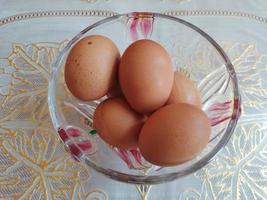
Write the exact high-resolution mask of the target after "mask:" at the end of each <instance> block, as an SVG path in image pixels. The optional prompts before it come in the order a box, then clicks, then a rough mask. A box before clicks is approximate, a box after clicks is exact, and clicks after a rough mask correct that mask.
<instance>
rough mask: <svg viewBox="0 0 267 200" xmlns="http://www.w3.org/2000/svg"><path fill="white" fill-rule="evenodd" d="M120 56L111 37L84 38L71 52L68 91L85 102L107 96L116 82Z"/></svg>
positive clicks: (68, 68)
mask: <svg viewBox="0 0 267 200" xmlns="http://www.w3.org/2000/svg"><path fill="white" fill-rule="evenodd" d="M119 59H120V54H119V51H118V48H117V47H116V46H115V44H114V43H113V42H112V41H111V40H110V39H109V38H107V37H104V36H101V35H92V36H88V37H85V38H83V39H82V40H80V41H79V42H78V43H77V44H75V45H74V47H73V48H72V49H71V51H70V53H69V55H68V58H67V61H66V65H65V81H66V84H67V86H68V89H69V90H70V91H71V93H72V94H73V95H74V96H75V97H77V98H78V99H81V100H84V101H90V100H95V99H98V98H100V97H103V96H104V95H105V94H106V93H107V92H108V91H109V90H110V88H112V87H113V85H114V84H115V83H116V78H117V71H118V64H119Z"/></svg>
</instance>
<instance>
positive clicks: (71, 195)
mask: <svg viewBox="0 0 267 200" xmlns="http://www.w3.org/2000/svg"><path fill="white" fill-rule="evenodd" d="M55 10H60V12H59V13H61V14H62V15H61V16H57V15H53V13H52V14H51V12H48V11H55ZM68 10H76V11H79V12H80V14H81V15H82V16H71V13H70V12H68ZM82 10H95V11H103V12H99V13H102V15H108V12H106V11H112V12H116V13H122V12H129V11H156V12H164V13H170V14H176V15H177V16H180V17H183V18H184V19H186V20H189V21H191V22H192V23H194V24H196V25H197V26H199V27H201V28H202V29H203V30H205V31H206V32H207V33H209V34H210V35H211V36H212V37H213V38H215V39H216V40H217V41H218V42H219V43H220V44H221V45H222V47H223V48H224V49H225V51H226V52H227V53H228V54H229V56H230V58H231V60H232V62H233V63H234V65H235V69H236V71H237V74H238V78H239V83H240V88H241V91H242V99H243V105H242V108H243V113H242V114H243V115H242V117H241V119H240V121H239V123H238V126H237V128H236V131H235V134H234V136H233V137H232V138H231V141H230V142H229V144H228V145H227V146H226V147H225V148H224V149H223V150H222V151H221V152H220V153H219V154H218V155H217V156H216V158H215V159H214V160H213V161H212V162H211V163H209V164H208V165H207V166H205V167H204V168H203V169H201V170H199V171H198V172H196V173H194V174H192V175H190V176H187V177H185V178H182V179H179V180H176V181H174V182H171V183H166V184H161V185H155V186H152V187H150V188H149V187H148V188H140V186H136V185H129V184H125V183H120V182H116V181H113V180H111V179H108V178H106V177H103V176H102V175H100V174H97V173H96V172H94V170H93V169H89V168H86V167H85V166H83V165H81V164H80V163H77V162H76V161H74V160H72V158H71V157H70V156H69V155H68V154H67V153H66V152H65V150H64V149H63V148H62V146H61V145H60V144H59V142H58V140H57V137H56V135H55V134H54V129H53V127H52V125H51V122H50V119H49V114H48V110H47V83H48V76H49V73H50V67H51V63H52V62H53V61H54V59H55V56H56V55H57V53H58V51H59V50H60V49H61V48H62V46H64V44H65V43H64V41H66V40H68V39H70V38H72V37H73V35H74V34H75V33H77V32H78V31H79V30H81V29H82V28H84V27H86V26H88V24H91V23H92V22H94V21H97V20H99V19H101V18H103V17H101V16H92V15H91V14H90V12H88V13H82ZM39 11H43V14H40V15H38V16H37V18H35V17H34V15H31V14H32V13H33V12H39ZM172 11H173V12H172ZM215 11H216V12H215ZM14 15H16V16H14ZM266 17H267V2H266V1H265V0H246V1H244V0H236V1H231V0H225V1H219V0H217V1H214V0H202V1H197V0H144V1H141V0H139V1H133V0H124V1H123V0H95V1H93V0H92V1H89V0H88V1H86V0H83V1H80V0H58V1H52V0H47V1H40V0H39V1H33V0H28V1H16V0H0V199H75V200H76V199H112V200H113V199H114V200H118V199H145V198H147V199H151V200H157V199H240V200H243V199H248V200H252V199H262V200H263V199H267V167H266V166H267V129H266V128H267V126H266V125H267V123H266V122H267V108H266V102H267V89H266V88H267V83H266V74H267V57H266V54H267V37H266V36H267V19H266ZM43 71H46V73H42V72H43Z"/></svg>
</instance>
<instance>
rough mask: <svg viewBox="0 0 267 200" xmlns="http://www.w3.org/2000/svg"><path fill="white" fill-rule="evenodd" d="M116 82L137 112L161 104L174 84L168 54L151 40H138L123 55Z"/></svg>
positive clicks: (153, 108) (145, 110) (149, 109)
mask: <svg viewBox="0 0 267 200" xmlns="http://www.w3.org/2000/svg"><path fill="white" fill-rule="evenodd" d="M119 81H120V86H121V89H122V92H123V94H124V96H125V97H126V99H127V101H128V102H129V104H130V105H131V106H132V108H134V109H135V110H136V111H137V112H139V113H148V112H152V111H154V110H156V109H157V108H159V107H160V106H162V105H164V104H165V103H166V101H167V99H168V97H169V95H170V92H171V88H172V84H173V70H172V63H171V59H170V57H169V55H168V53H167V51H166V50H165V49H164V48H163V47H162V46H161V45H160V44H158V43H156V42H154V41H152V40H147V39H145V40H139V41H137V42H134V43H133V44H131V45H130V46H129V47H128V48H127V49H126V50H125V52H124V54H123V56H122V58H121V62H120V66H119Z"/></svg>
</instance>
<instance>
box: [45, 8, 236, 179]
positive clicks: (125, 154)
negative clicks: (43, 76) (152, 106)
mask: <svg viewBox="0 0 267 200" xmlns="http://www.w3.org/2000/svg"><path fill="white" fill-rule="evenodd" d="M92 35H102V36H105V37H107V38H109V39H111V40H112V41H113V42H114V44H116V46H117V48H118V51H119V52H120V54H123V52H124V51H125V49H126V48H127V47H128V46H129V45H131V44H132V43H133V42H135V41H137V40H141V39H149V40H153V41H155V42H157V43H158V44H160V45H161V46H162V47H164V49H166V51H167V52H168V54H169V55H170V58H171V62H172V67H173V71H175V72H179V73H182V74H183V75H184V76H186V77H188V78H189V79H190V80H191V81H192V82H193V83H194V85H195V86H196V88H197V90H198V91H199V94H200V99H201V109H202V110H203V111H204V112H205V113H206V115H207V116H208V119H209V122H210V125H211V134H210V137H209V142H208V144H207V146H206V147H205V148H204V149H203V150H202V151H201V152H200V153H199V154H198V155H197V156H196V157H194V158H193V159H191V160H188V161H186V162H183V163H181V164H177V165H175V166H171V167H162V166H158V165H153V164H151V163H150V162H148V161H146V160H145V159H144V157H143V156H142V154H141V153H140V150H139V148H137V147H136V148H134V147H133V148H130V149H127V150H126V149H124V148H118V147H113V146H111V145H108V144H107V143H106V142H104V141H103V140H102V139H101V138H100V137H99V134H98V133H97V131H96V130H95V129H94V127H93V117H94V113H95V110H96V107H97V106H98V105H99V104H100V103H101V102H102V101H104V100H106V99H107V97H108V95H109V94H108V95H107V96H103V97H100V98H99V99H97V100H93V101H86V100H79V99H78V98H76V97H74V96H73V95H72V93H71V92H70V91H69V89H68V87H67V85H66V83H65V78H64V77H65V74H64V69H65V65H66V62H67V57H68V55H69V53H70V51H71V49H72V48H73V46H74V45H75V44H77V43H78V42H79V41H81V40H82V39H83V38H85V37H88V36H92ZM204 50H205V51H204ZM101 53H102V54H103V52H101V51H99V52H97V55H99V56H100V57H101ZM144 56H145V53H144ZM101 59H104V58H101ZM147 76H149V74H147ZM91 87H93V88H94V85H92V86H91ZM48 93H49V94H48V102H49V110H50V114H51V118H52V122H53V125H54V127H55V129H56V130H57V133H58V136H59V137H60V138H61V141H62V142H63V144H64V145H65V147H66V149H67V150H68V151H69V153H70V154H71V155H72V156H73V157H74V159H76V160H77V161H80V162H82V163H84V164H86V165H88V166H89V167H91V168H93V169H95V170H96V171H98V172H100V173H102V174H104V175H107V176H109V177H110V178H112V179H115V180H119V181H123V182H128V183H138V184H156V183H161V182H166V181H171V180H174V179H177V178H179V177H182V176H185V175H188V174H190V173H193V172H195V171H196V170H198V169H200V168H202V167H203V166H204V165H206V164H207V163H208V162H209V161H210V160H211V159H212V158H213V157H214V156H215V154H216V153H217V152H218V151H219V150H220V149H221V148H222V147H223V146H224V145H225V144H226V143H227V141H228V140H229V138H230V137H231V135H232V134H233V132H234V128H235V126H236V123H237V121H238V117H239V114H240V95H239V90H238V83H237V78H236V74H235V71H234V68H233V66H232V64H231V62H230V60H229V58H228V57H227V55H226V54H225V52H224V51H223V49H222V48H221V47H220V46H219V45H218V44H217V43H216V42H215V41H214V40H213V39H212V38H211V37H210V36H209V35H208V34H206V33H205V32H203V31H202V30H201V29H199V28H198V27H196V26H194V25H193V24H191V23H189V22H187V21H184V20H182V19H179V18H175V17H172V16H168V15H163V14H158V13H143V12H135V13H128V14H121V15H116V16H112V17H109V18H106V19H103V20H101V21H99V22H97V23H95V24H93V25H91V26H89V27H87V28H85V29H84V30H82V31H81V32H80V33H78V34H77V35H76V36H75V37H74V38H73V39H72V40H70V41H69V42H68V44H67V45H66V46H65V48H64V49H63V50H62V52H61V53H60V55H59V57H58V59H57V61H56V63H55V64H54V66H53V70H52V75H51V78H50V82H49V89H48ZM115 93H116V91H115ZM172 120H173V119H172ZM177 120H179V119H177ZM188 121H190V119H188ZM117 123H118V124H120V123H124V121H123V120H119V121H117ZM159 123H160V122H159ZM117 127H118V126H117ZM114 129H116V127H114ZM196 129H197V127H195V129H194V130H196ZM115 131H116V130H115ZM191 134H192V137H194V132H192V133H191ZM164 136H165V134H164V131H162V143H163V142H164ZM177 145H179V144H177ZM157 148H158V149H159V151H160V148H161V145H158V146H157ZM188 148H190V147H188ZM188 148H185V149H184V152H185V153H186V152H187V151H189V150H188ZM166 156H167V155H166Z"/></svg>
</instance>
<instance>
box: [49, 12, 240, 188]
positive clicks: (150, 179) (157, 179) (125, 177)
mask: <svg viewBox="0 0 267 200" xmlns="http://www.w3.org/2000/svg"><path fill="white" fill-rule="evenodd" d="M142 14H144V15H149V16H153V17H157V18H163V19H168V20H172V21H175V22H178V23H180V24H183V25H185V26H187V27H189V28H191V29H193V30H194V31H196V32H198V33H199V34H200V35H201V36H203V37H204V38H205V39H206V40H208V42H210V44H211V45H212V46H213V47H214V48H215V49H216V50H217V52H218V53H219V54H220V56H221V57H222V59H223V61H224V64H225V66H226V69H227V71H228V73H229V76H230V80H231V82H232V84H233V99H234V106H233V112H232V117H231V119H230V121H229V123H228V126H227V127H226V131H225V134H224V135H223V137H222V139H221V140H220V141H219V142H218V144H217V145H216V146H215V147H214V148H213V150H212V151H210V152H209V153H208V154H207V155H205V156H204V157H203V158H201V159H200V160H199V161H197V162H196V163H195V164H193V165H192V166H190V167H189V168H187V169H184V170H181V171H178V172H171V173H165V174H160V175H132V174H126V173H121V172H118V171H115V170H113V169H106V168H103V167H101V166H98V165H96V164H95V163H94V162H92V161H90V159H89V158H87V157H85V158H84V162H85V164H86V165H88V166H89V167H91V168H93V169H94V170H96V171H97V172H100V173H101V174H103V175H106V176H108V177H110V178H111V179H114V180H118V181H122V182H127V183H134V184H159V183H163V182H168V181H172V180H175V179H177V178H180V177H183V176H186V175H189V174H191V173H194V172H196V171H197V170H199V169H201V168H202V167H204V166H205V165H206V164H208V163H209V162H210V161H211V160H212V158H213V157H214V156H215V155H216V154H217V153H218V152H219V151H220V150H221V148H222V147H224V146H225V145H226V144H227V142H228V141H229V139H230V137H231V136H232V134H233V132H234V129H235V126H236V124H237V121H238V118H239V116H240V113H241V97H240V93H239V89H238V80H237V77H236V73H235V70H234V67H233V65H232V63H231V61H230V59H229V58H228V56H227V54H226V53H225V52H224V50H223V49H222V48H221V46H220V45H219V44H218V43H217V42H216V41H215V40H214V39H213V38H212V37H210V36H209V35H208V34H207V33H205V32H204V31H203V30H201V29H200V28H198V27H197V26H195V25H193V24H191V23H190V22H187V21H185V20H183V19H181V18H178V17H173V16H170V15H165V14H160V13H153V12H131V13H126V14H118V15H114V16H111V17H107V18H105V19H102V20H99V21H98V22H96V23H94V24H92V25H90V26H88V27H86V28H85V29H84V30H82V31H81V32H80V33H78V34H77V35H76V36H75V37H73V38H72V39H71V40H70V41H69V42H68V44H67V45H66V46H65V47H64V49H63V50H62V51H61V52H60V53H59V56H58V57H57V59H56V62H55V63H54V64H53V66H52V73H51V76H50V80H49V86H48V107H49V112H50V116H51V119H52V123H53V126H54V128H55V129H56V130H58V128H59V127H60V124H59V123H58V121H59V120H58V116H57V109H56V107H55V105H56V90H55V89H56V80H55V77H56V75H57V74H58V72H59V70H60V67H59V64H60V63H61V60H62V59H63V57H64V55H65V54H66V52H68V50H69V49H70V48H71V46H72V45H73V44H74V43H75V42H76V41H78V40H79V39H80V38H82V37H83V35H84V34H85V33H87V32H88V31H90V30H91V29H93V28H95V27H97V26H100V25H102V24H104V23H107V22H110V21H113V20H116V19H118V18H120V17H123V16H126V17H138V16H142Z"/></svg>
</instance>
